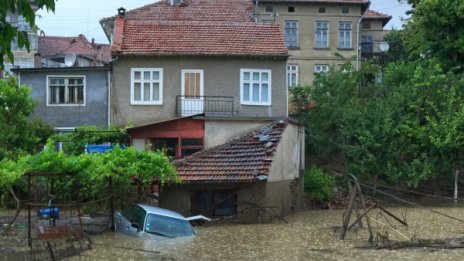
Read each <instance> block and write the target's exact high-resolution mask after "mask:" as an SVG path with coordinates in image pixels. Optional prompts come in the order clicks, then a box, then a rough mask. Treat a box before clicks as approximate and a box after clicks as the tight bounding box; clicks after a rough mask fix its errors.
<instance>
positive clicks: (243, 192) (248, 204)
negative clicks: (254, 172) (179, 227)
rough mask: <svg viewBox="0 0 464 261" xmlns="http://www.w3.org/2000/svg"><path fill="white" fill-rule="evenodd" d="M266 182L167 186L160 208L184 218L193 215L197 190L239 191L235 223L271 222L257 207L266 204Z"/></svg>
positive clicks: (163, 191)
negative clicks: (193, 194) (192, 203)
mask: <svg viewBox="0 0 464 261" xmlns="http://www.w3.org/2000/svg"><path fill="white" fill-rule="evenodd" d="M266 185H267V184H266V182H253V183H205V184H188V183H185V184H179V185H170V186H165V187H163V188H162V190H161V194H160V207H162V208H167V209H170V210H174V211H176V212H179V213H180V214H182V215H184V216H187V217H188V216H190V215H192V213H191V198H190V197H191V195H192V193H193V192H194V191H197V190H238V193H237V216H236V217H234V218H233V220H231V221H233V222H240V223H259V222H267V221H269V219H268V218H269V217H267V216H268V215H267V214H266V213H264V212H263V210H262V209H260V208H257V207H256V206H265V204H266Z"/></svg>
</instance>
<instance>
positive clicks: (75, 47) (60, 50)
mask: <svg viewBox="0 0 464 261" xmlns="http://www.w3.org/2000/svg"><path fill="white" fill-rule="evenodd" d="M109 47H110V46H109V45H108V44H95V43H93V44H92V43H91V42H89V41H88V40H87V38H86V37H85V36H84V35H82V34H80V35H78V36H67V37H64V36H39V46H38V52H39V53H40V55H41V56H42V57H52V56H57V55H63V54H67V53H73V54H76V55H80V56H84V57H87V58H90V59H93V58H94V56H98V58H100V57H101V61H102V62H104V63H108V62H109V61H110V60H111V54H110V49H109Z"/></svg>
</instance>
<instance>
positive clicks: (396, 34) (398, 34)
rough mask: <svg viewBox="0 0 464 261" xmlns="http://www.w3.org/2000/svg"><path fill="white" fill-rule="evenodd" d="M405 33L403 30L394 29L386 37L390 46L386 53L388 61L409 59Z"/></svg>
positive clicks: (385, 39)
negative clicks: (405, 44)
mask: <svg viewBox="0 0 464 261" xmlns="http://www.w3.org/2000/svg"><path fill="white" fill-rule="evenodd" d="M403 34H404V31H403V30H392V31H390V32H389V33H388V34H387V35H386V36H385V37H384V41H386V42H388V44H389V46H390V49H389V50H388V52H387V55H386V60H387V63H389V62H398V61H406V60H407V59H408V56H409V55H408V53H407V51H406V47H405V46H404V40H403V38H404V36H403Z"/></svg>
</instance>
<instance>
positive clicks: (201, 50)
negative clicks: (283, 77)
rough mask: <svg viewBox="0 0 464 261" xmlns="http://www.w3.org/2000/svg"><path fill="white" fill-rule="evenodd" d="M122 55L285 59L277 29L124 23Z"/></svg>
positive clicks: (267, 26) (241, 25)
mask: <svg viewBox="0 0 464 261" xmlns="http://www.w3.org/2000/svg"><path fill="white" fill-rule="evenodd" d="M121 53H122V54H125V55H150V54H152V55H223V56H284V57H287V55H288V50H287V48H286V47H285V44H284V40H283V37H282V32H281V30H280V27H279V26H278V25H273V24H255V23H209V22H196V21H191V22H189V23H184V22H157V23H151V22H149V21H147V22H141V21H137V22H134V21H132V20H129V21H126V24H125V27H124V40H123V44H122V52H121Z"/></svg>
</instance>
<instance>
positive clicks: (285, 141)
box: [268, 123, 305, 182]
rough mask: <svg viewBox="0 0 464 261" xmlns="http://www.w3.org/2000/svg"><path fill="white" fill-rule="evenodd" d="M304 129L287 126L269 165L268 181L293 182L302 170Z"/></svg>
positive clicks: (296, 126)
mask: <svg viewBox="0 0 464 261" xmlns="http://www.w3.org/2000/svg"><path fill="white" fill-rule="evenodd" d="M304 155H305V154H304V127H302V126H299V125H296V124H291V123H290V124H288V126H287V128H286V129H285V131H284V133H283V134H282V138H281V140H280V143H279V145H278V146H277V150H276V152H275V154H274V161H273V162H272V165H271V170H270V174H269V178H268V181H270V182H273V181H283V180H293V179H295V178H298V177H299V175H300V171H301V170H304V167H305V166H304V157H305V156H304Z"/></svg>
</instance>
